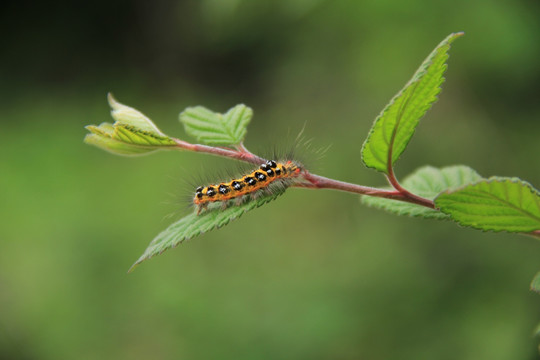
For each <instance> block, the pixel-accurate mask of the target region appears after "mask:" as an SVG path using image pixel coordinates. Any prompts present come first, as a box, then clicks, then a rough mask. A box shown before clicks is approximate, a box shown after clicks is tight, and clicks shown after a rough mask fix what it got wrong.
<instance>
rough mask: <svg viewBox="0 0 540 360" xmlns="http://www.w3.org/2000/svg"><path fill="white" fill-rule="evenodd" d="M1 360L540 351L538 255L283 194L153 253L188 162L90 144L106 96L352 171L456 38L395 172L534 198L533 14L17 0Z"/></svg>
mask: <svg viewBox="0 0 540 360" xmlns="http://www.w3.org/2000/svg"><path fill="white" fill-rule="evenodd" d="M0 9H1V11H0V23H1V24H2V29H3V32H2V46H1V49H2V50H1V51H2V55H1V57H0V64H1V66H0V95H1V96H0V119H1V124H2V128H1V131H0V146H1V153H0V154H1V155H0V213H1V217H0V219H1V220H0V221H1V226H0V358H2V359H55V360H59V359H461V360H465V359H490V360H494V359H536V358H538V348H537V346H538V340H537V339H536V338H535V337H534V336H533V331H534V328H535V327H536V324H537V323H538V322H540V296H539V295H537V294H534V293H532V292H530V291H529V289H528V287H529V282H530V280H531V279H532V277H533V276H534V274H535V273H536V272H537V271H538V270H540V260H539V259H540V243H538V241H537V240H534V239H532V238H527V237H523V236H517V235H509V234H494V233H482V232H479V231H474V230H470V229H465V228H460V227H458V226H456V225H454V224H452V223H448V222H437V221H427V220H421V219H415V218H401V217H396V216H393V215H390V214H386V213H384V212H381V211H379V210H375V209H370V208H366V207H364V206H362V205H361V204H360V202H359V198H358V197H357V196H353V195H351V194H346V193H339V192H332V191H309V190H301V189H293V190H290V191H289V192H288V193H287V194H286V196H284V197H281V198H280V199H279V200H278V201H275V202H274V203H272V204H270V205H268V206H265V207H263V208H260V209H258V210H256V211H253V212H251V213H249V214H247V215H245V216H244V217H243V218H242V219H240V220H238V221H236V222H234V223H231V224H230V225H229V226H227V227H225V228H223V229H221V230H219V231H214V232H210V233H208V234H205V235H204V236H201V237H199V238H196V239H194V240H193V241H191V242H188V243H187V244H184V245H182V246H180V247H179V248H176V249H174V250H171V251H168V252H167V253H166V254H164V255H162V256H160V257H157V258H154V259H152V260H150V261H149V262H146V263H144V264H143V265H142V266H140V267H139V268H137V270H136V271H135V272H133V273H131V274H126V271H127V269H128V268H129V267H130V265H131V264H132V263H133V262H134V261H135V260H136V259H137V258H138V256H139V255H140V254H141V253H142V252H143V250H144V249H145V247H146V245H147V244H148V243H149V241H150V240H151V239H152V238H153V237H154V236H155V235H156V234H157V233H158V232H160V231H161V230H162V229H164V228H165V227H167V226H168V224H170V223H171V222H172V221H174V220H176V219H178V218H180V217H181V216H182V215H183V214H185V213H186V211H188V210H186V202H185V199H186V198H187V197H189V195H190V192H191V191H192V189H191V186H192V185H190V184H191V183H190V181H191V179H193V178H194V177H195V178H197V177H200V176H202V177H211V176H212V175H214V174H216V173H217V174H219V173H220V171H223V170H226V169H229V168H233V169H234V168H235V167H236V164H235V163H234V162H231V161H227V160H222V159H217V158H212V157H209V156H205V155H200V154H194V153H186V152H160V153H157V154H153V155H150V156H146V157H139V158H124V157H117V156H113V155H111V154H108V153H106V152H103V151H101V150H99V149H97V148H94V147H91V146H88V145H85V144H83V142H82V139H83V137H84V135H85V130H84V128H83V126H84V125H88V124H96V125H97V124H99V123H101V122H103V121H111V119H110V116H109V108H108V105H107V102H106V94H107V92H109V91H111V92H113V93H114V95H115V96H116V97H117V99H118V100H119V101H120V102H123V103H125V104H127V105H130V106H133V107H135V108H137V109H139V110H141V111H142V112H143V113H145V114H146V115H148V116H149V117H150V118H152V119H153V120H154V121H155V122H156V123H157V125H158V126H159V127H160V128H161V129H162V130H163V131H164V132H165V133H167V134H170V135H173V136H177V137H180V138H185V137H186V136H185V134H184V132H183V129H182V127H181V126H180V124H179V123H178V121H177V119H178V114H179V113H180V112H181V111H182V110H183V109H184V108H185V107H187V106H192V105H204V106H206V107H208V108H210V109H213V110H215V111H220V112H223V111H225V110H227V109H228V108H229V107H231V106H233V105H235V104H237V103H245V104H248V105H249V106H251V107H252V108H254V110H255V117H254V119H253V121H252V124H251V125H250V127H249V133H248V138H247V140H246V145H247V146H248V148H250V149H253V150H256V151H264V150H268V149H272V148H273V146H274V145H275V144H279V146H286V145H283V144H286V143H287V139H289V140H288V141H289V142H290V139H294V136H295V135H296V134H297V133H298V132H300V130H301V129H302V128H304V127H305V131H304V134H305V136H306V138H310V139H313V140H312V141H313V144H314V147H315V148H326V147H328V146H329V147H330V148H329V150H328V151H326V154H325V156H324V157H322V158H320V157H319V156H318V155H316V154H313V155H311V156H310V152H309V151H307V152H306V153H307V154H305V159H303V160H304V161H306V163H308V164H309V165H310V168H311V169H312V170H313V171H314V172H316V173H320V174H322V175H325V176H328V177H333V178H337V179H341V180H345V181H351V182H356V183H360V184H364V185H372V186H376V185H384V183H385V181H384V178H383V177H382V176H381V175H379V174H377V173H375V172H373V171H371V170H368V169H366V168H364V167H363V166H362V164H361V161H360V148H361V145H362V142H363V140H364V138H365V136H366V134H367V132H368V130H369V128H370V126H371V124H372V121H373V119H374V118H375V117H376V115H377V114H378V113H379V111H380V110H381V109H382V108H383V107H384V105H385V104H386V103H387V101H388V100H389V99H390V98H391V97H392V96H393V95H394V94H395V93H396V92H397V91H398V90H399V89H400V88H401V87H402V86H403V85H404V84H405V82H406V81H407V80H408V79H409V78H410V76H411V75H412V74H413V72H414V71H415V70H416V68H417V66H418V65H419V64H420V62H421V61H422V60H423V59H424V58H425V56H427V54H428V53H429V52H430V51H431V50H432V49H433V48H434V47H435V46H436V45H437V44H438V43H439V41H441V40H442V39H443V38H444V37H446V36H447V35H448V34H449V33H451V32H456V31H465V33H466V36H465V37H463V38H460V39H459V40H457V41H456V42H455V43H454V46H453V47H452V49H451V57H450V59H449V70H448V72H447V81H446V83H445V84H444V89H443V93H442V96H441V97H440V100H439V101H438V103H437V104H436V105H435V107H434V108H433V109H432V110H431V111H430V112H428V114H427V116H426V117H425V118H424V119H423V121H422V122H421V124H420V126H419V128H418V130H417V132H416V135H415V137H414V138H413V140H412V142H411V143H410V146H409V148H408V149H407V150H406V152H405V153H404V156H403V157H402V159H401V161H400V162H399V163H398V165H397V168H396V172H397V174H398V176H401V177H403V176H405V175H406V174H408V173H410V172H412V171H414V169H416V168H418V167H420V166H422V165H424V164H429V165H433V166H446V165H453V164H467V165H469V166H471V167H473V168H474V169H476V170H477V171H479V172H480V174H482V175H483V176H491V175H503V176H519V177H521V178H523V179H526V180H528V181H530V182H531V183H532V184H533V185H535V186H536V187H537V188H538V187H540V170H539V162H538V159H539V156H538V155H539V154H540V142H539V141H538V135H539V134H540V122H539V119H540V102H539V101H538V99H539V94H540V86H539V83H540V63H539V60H538V59H540V3H539V2H538V1H535V0H519V1H505V0H489V1H488V0H475V1H464V0H455V1H442V2H439V1H428V0H411V1H380V0H367V1H351V0H349V1H346V0H337V1H330V0H256V1H247V0H199V1H195V0H192V1H162V0H158V1H143V0H138V1H125V0H118V1H103V0H96V1H87V2H71V1H56V2H35V3H31V2H30V3H28V2H7V3H3V5H1V8H0Z"/></svg>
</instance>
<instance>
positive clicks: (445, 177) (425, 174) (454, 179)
mask: <svg viewBox="0 0 540 360" xmlns="http://www.w3.org/2000/svg"><path fill="white" fill-rule="evenodd" d="M480 179H481V176H480V175H478V173H477V172H476V171H474V170H473V169H471V168H469V167H467V166H464V165H457V166H449V167H444V168H441V169H438V168H435V167H432V166H424V167H421V168H420V169H418V170H416V171H415V172H414V173H412V174H411V175H409V176H407V177H406V178H405V179H404V180H403V182H402V184H401V185H402V186H403V187H405V188H406V189H407V190H408V191H410V192H411V193H413V194H416V195H418V196H421V197H423V198H426V199H430V200H432V199H434V198H435V197H436V196H437V195H438V194H440V193H441V192H443V191H444V190H447V189H455V188H458V187H460V186H463V185H466V184H470V183H473V182H476V181H478V180H480ZM361 200H362V203H364V204H366V205H369V206H373V207H376V208H379V209H383V210H386V211H389V212H391V213H394V214H397V215H408V216H419V217H424V218H432V219H449V218H450V216H448V215H446V214H444V213H442V212H440V211H438V210H433V209H429V208H427V207H424V206H420V205H416V204H411V203H406V202H402V201H397V200H390V199H383V198H379V197H374V196H362V197H361Z"/></svg>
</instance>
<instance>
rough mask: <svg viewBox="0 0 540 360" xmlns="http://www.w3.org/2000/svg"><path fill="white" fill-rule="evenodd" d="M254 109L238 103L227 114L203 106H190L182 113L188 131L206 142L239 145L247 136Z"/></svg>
mask: <svg viewBox="0 0 540 360" xmlns="http://www.w3.org/2000/svg"><path fill="white" fill-rule="evenodd" d="M252 116H253V110H251V108H249V107H247V106H245V105H242V104H240V105H236V106H235V107H233V108H231V109H229V111H227V112H226V113H225V114H219V113H215V112H213V111H211V110H208V109H207V108H205V107H202V106H195V107H188V108H187V109H186V110H184V111H183V112H182V113H181V114H180V122H181V123H183V124H184V128H185V130H186V133H188V134H189V135H191V136H193V137H194V138H196V139H197V140H198V141H200V142H202V143H205V144H214V145H238V144H240V143H241V142H242V141H243V140H244V137H245V136H246V132H247V126H248V124H249V122H250V121H251V118H252Z"/></svg>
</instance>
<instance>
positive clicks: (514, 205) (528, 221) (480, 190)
mask: <svg viewBox="0 0 540 360" xmlns="http://www.w3.org/2000/svg"><path fill="white" fill-rule="evenodd" d="M435 205H436V206H437V207H438V208H439V209H440V210H441V211H442V212H443V213H445V214H448V215H450V217H451V218H452V219H453V220H454V221H456V222H458V223H459V224H461V225H463V226H470V227H473V228H475V229H479V230H484V231H489V230H491V231H508V232H523V233H530V232H533V231H538V230H540V193H539V192H538V190H536V189H534V188H533V187H532V186H531V185H530V184H529V183H527V182H525V181H523V180H521V179H518V178H503V177H492V178H489V179H487V180H482V181H480V182H477V183H475V184H472V185H468V186H465V187H462V188H460V189H457V190H451V191H448V192H444V193H442V194H440V195H439V196H438V197H437V198H436V199H435Z"/></svg>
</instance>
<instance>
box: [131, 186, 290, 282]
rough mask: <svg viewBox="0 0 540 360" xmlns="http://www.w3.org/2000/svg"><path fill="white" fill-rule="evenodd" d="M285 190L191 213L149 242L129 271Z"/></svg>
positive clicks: (273, 190) (264, 202) (275, 190)
mask: <svg viewBox="0 0 540 360" xmlns="http://www.w3.org/2000/svg"><path fill="white" fill-rule="evenodd" d="M285 190H286V188H285V187H280V186H275V187H273V188H272V195H264V196H261V197H259V198H257V199H251V200H249V201H248V202H245V203H244V204H242V205H239V206H236V205H234V206H230V207H228V208H227V209H224V210H223V209H221V203H214V204H211V205H210V206H209V207H208V209H207V210H203V212H202V213H201V214H200V215H197V214H196V213H195V212H193V213H191V214H189V215H187V216H185V217H183V218H182V219H180V220H179V221H177V222H175V223H174V224H172V225H170V226H169V227H168V228H167V229H165V230H164V231H163V232H161V233H160V234H159V235H158V236H156V237H155V238H154V240H152V242H150V244H149V245H148V247H147V248H146V250H145V251H144V254H142V256H141V257H140V258H139V259H138V260H137V261H136V262H135V263H134V264H133V265H132V266H131V268H130V269H129V271H132V270H133V269H134V268H135V267H136V266H137V265H139V264H140V263H142V262H143V261H145V260H148V259H150V258H151V257H153V256H156V255H159V254H161V253H163V252H164V251H165V250H168V249H170V248H173V247H176V246H178V244H181V243H182V242H184V241H186V240H189V239H192V238H194V237H196V236H198V235H201V234H203V233H205V232H208V231H210V230H213V229H216V228H220V227H222V226H225V225H227V224H228V223H229V222H230V221H232V220H235V219H238V218H239V217H240V216H242V215H243V214H244V213H246V212H248V211H250V210H253V209H255V208H258V207H260V206H262V205H264V204H267V203H269V202H270V201H272V200H274V199H276V198H277V197H278V196H279V195H281V194H283V193H284V192H285Z"/></svg>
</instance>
